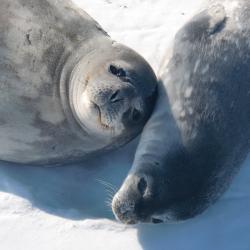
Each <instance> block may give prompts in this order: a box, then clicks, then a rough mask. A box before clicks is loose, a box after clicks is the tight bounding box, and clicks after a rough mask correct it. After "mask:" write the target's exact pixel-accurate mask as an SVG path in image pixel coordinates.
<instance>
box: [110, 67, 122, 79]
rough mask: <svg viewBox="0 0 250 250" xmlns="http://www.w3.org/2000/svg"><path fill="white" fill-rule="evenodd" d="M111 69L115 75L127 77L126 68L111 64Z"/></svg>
mask: <svg viewBox="0 0 250 250" xmlns="http://www.w3.org/2000/svg"><path fill="white" fill-rule="evenodd" d="M109 70H110V72H111V73H112V74H113V75H115V76H118V77H125V76H126V72H125V70H124V69H122V68H117V67H116V66H114V65H110V66H109Z"/></svg>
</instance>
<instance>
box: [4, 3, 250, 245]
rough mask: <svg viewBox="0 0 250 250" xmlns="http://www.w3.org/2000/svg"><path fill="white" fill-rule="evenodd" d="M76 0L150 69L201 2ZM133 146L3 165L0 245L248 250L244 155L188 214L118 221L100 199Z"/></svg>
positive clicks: (117, 181)
mask: <svg viewBox="0 0 250 250" xmlns="http://www.w3.org/2000/svg"><path fill="white" fill-rule="evenodd" d="M74 1H75V2H76V3H77V4H78V5H79V6H80V7H82V8H83V9H84V10H86V11H87V12H88V13H89V14H90V15H91V16H92V17H93V18H95V19H96V20H97V21H98V22H99V23H100V24H101V25H102V27H103V28H104V29H105V30H106V31H107V32H108V33H109V34H110V35H111V37H112V38H114V39H115V40H117V41H119V42H122V43H124V44H126V45H128V46H130V47H132V48H133V49H135V50H136V51H138V52H139V53H140V54H142V55H143V56H144V57H145V58H146V59H147V60H148V61H149V62H150V64H151V65H152V66H153V68H154V69H155V71H158V69H159V65H160V63H161V61H162V59H163V56H164V54H165V52H166V50H167V48H168V47H170V44H171V40H172V39H173V36H174V34H175V32H176V31H177V30H178V28H180V27H181V25H183V24H184V23H185V21H187V20H188V19H189V18H190V17H191V16H192V15H193V14H194V13H195V12H197V10H199V9H200V8H201V6H202V5H203V4H204V3H203V0H178V1H176V0H157V1H156V0H74ZM187 94H188V93H187ZM136 143H137V142H136V141H134V142H132V143H131V144H130V145H127V146H126V147H124V148H122V149H120V150H118V151H117V152H111V153H109V154H107V155H104V156H100V157H98V159H93V160H89V161H87V162H84V163H82V164H80V165H78V166H67V167H60V168H59V167H57V168H38V167H35V168H34V167H20V166H10V165H7V164H1V166H0V225H1V226H0V242H1V245H0V249H1V250H31V249H37V250H45V249H46V250H80V249H84V250H85V249H87V250H91V249H94V250H96V249H108V250H113V249H115V250H117V249H119V250H123V249H124V250H127V249H130V250H137V249H145V250H165V249H170V250H184V249H185V250H200V249H203V250H211V249H213V250H224V249H227V250H249V249H250V237H249V232H250V192H249V180H250V156H249V158H248V159H247V160H246V161H245V163H244V166H243V167H242V169H241V171H240V173H239V174H238V176H237V177H236V178H235V179H234V182H233V184H232V185H231V187H230V189H229V190H228V191H227V192H226V193H225V194H224V195H223V197H222V198H221V199H220V200H219V201H218V202H217V203H216V204H215V205H214V206H212V207H210V208H209V209H208V210H207V211H206V212H205V213H203V214H202V215H200V216H198V217H196V218H194V219H191V220H189V221H187V222H184V223H180V224H168V225H167V224H157V225H146V224H140V225H136V226H125V225H122V224H120V223H118V222H116V221H115V219H114V217H113V214H112V212H111V209H110V206H108V205H107V204H106V203H109V202H110V196H112V194H113V193H114V192H115V190H116V189H117V188H118V187H119V186H120V185H121V183H122V180H123V179H124V178H125V176H126V174H127V172H128V170H129V168H130V166H131V163H132V160H133V155H134V151H135V148H136ZM106 182H108V183H111V184H112V186H109V184H105V183H106Z"/></svg>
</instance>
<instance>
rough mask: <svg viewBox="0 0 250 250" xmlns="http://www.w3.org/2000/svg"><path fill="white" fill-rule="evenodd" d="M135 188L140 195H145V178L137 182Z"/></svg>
mask: <svg viewBox="0 0 250 250" xmlns="http://www.w3.org/2000/svg"><path fill="white" fill-rule="evenodd" d="M137 188H138V190H139V192H140V194H141V195H144V194H145V191H146V189H147V182H146V180H145V178H143V177H142V178H141V179H140V181H139V182H138V185H137Z"/></svg>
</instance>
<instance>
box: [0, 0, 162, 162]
mask: <svg viewBox="0 0 250 250" xmlns="http://www.w3.org/2000/svg"><path fill="white" fill-rule="evenodd" d="M156 87H157V80H156V77H155V74H154V73H153V71H152V69H151V67H150V66H149V65H148V63H147V62H146V61H145V60H144V59H143V58H142V57H141V56H139V55H138V54H136V53H135V52H134V51H133V50H131V49H129V48H127V47H125V46H123V45H121V44H118V43H116V42H114V41H113V40H112V39H110V37H109V36H108V35H107V34H106V33H105V32H104V31H103V30H102V28H101V27H100V26H99V25H98V24H97V23H96V22H95V21H94V20H93V19H92V18H91V17H90V16H88V15H87V14H86V13H85V12H83V11H82V10H80V9H77V8H76V7H75V6H74V5H73V4H72V3H71V2H70V1H66V0H59V1H54V0H42V1H37V0H12V1H9V0H2V1H1V8H0V88H1V91H0V140H1V143H0V160H3V161H7V162H15V163H25V164H63V163H68V162H74V161H78V160H81V159H83V158H85V157H87V156H89V155H91V154H94V153H96V152H99V151H102V152H103V151H105V150H109V149H112V148H116V147H119V146H121V145H123V144H125V143H127V142H128V141H129V140H131V139H132V138H134V137H135V136H136V135H137V134H138V133H139V132H140V131H141V130H142V128H143V126H144V124H145V122H146V120H147V119H148V117H149V115H150V114H151V111H152V108H153V106H154V100H155V97H156Z"/></svg>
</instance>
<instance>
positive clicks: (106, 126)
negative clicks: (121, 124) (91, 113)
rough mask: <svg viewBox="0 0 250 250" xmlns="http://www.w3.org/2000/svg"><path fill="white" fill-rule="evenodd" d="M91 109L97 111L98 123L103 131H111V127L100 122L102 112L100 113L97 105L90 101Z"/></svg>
mask: <svg viewBox="0 0 250 250" xmlns="http://www.w3.org/2000/svg"><path fill="white" fill-rule="evenodd" d="M91 103H92V105H93V107H94V109H95V110H97V113H98V122H99V123H100V125H101V127H102V128H103V129H105V130H112V127H111V126H109V125H108V124H106V123H104V122H103V121H102V112H101V109H100V107H99V105H97V104H96V103H95V102H93V101H91Z"/></svg>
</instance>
